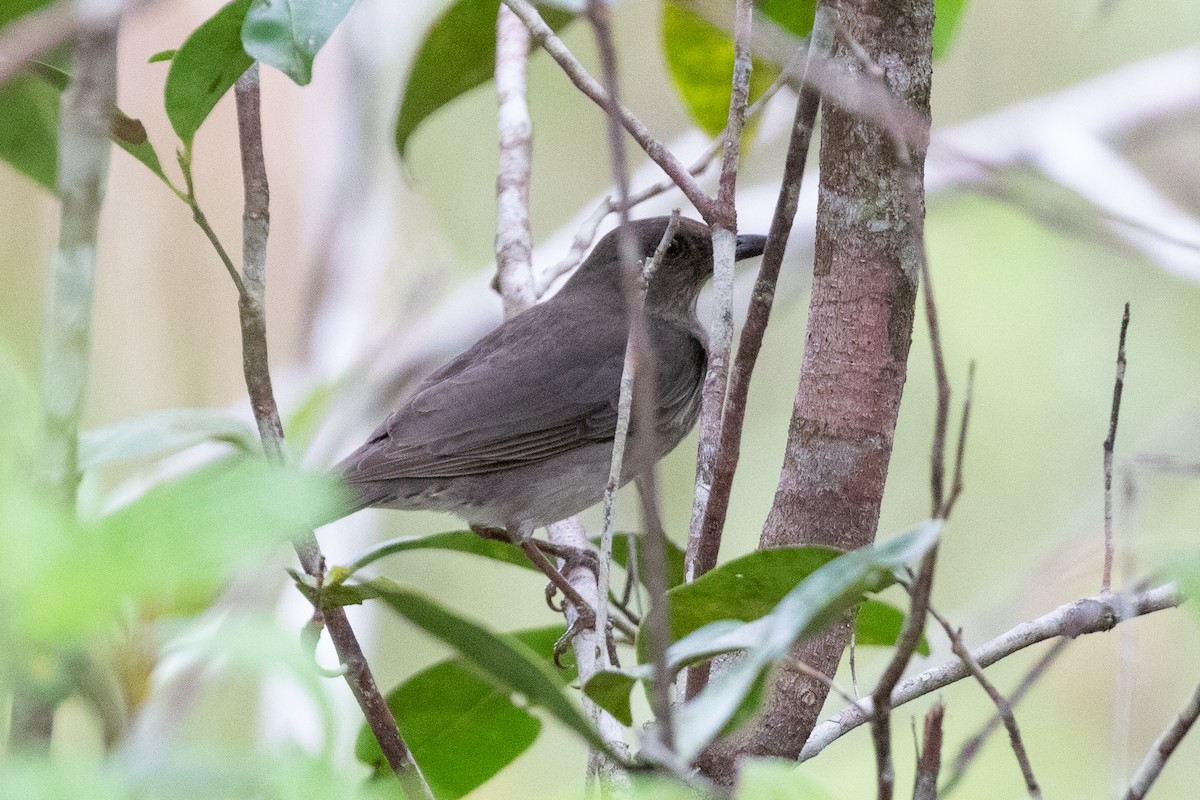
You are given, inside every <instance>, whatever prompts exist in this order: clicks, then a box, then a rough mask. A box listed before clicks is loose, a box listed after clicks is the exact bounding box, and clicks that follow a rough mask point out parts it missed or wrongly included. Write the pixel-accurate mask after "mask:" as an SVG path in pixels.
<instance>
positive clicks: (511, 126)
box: [496, 5, 536, 317]
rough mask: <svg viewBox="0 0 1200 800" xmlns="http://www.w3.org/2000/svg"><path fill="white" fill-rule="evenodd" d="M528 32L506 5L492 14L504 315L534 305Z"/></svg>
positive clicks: (499, 279) (499, 269) (498, 248)
mask: <svg viewBox="0 0 1200 800" xmlns="http://www.w3.org/2000/svg"><path fill="white" fill-rule="evenodd" d="M528 57H529V31H528V30H527V29H526V28H525V26H524V25H523V24H522V23H521V20H519V19H517V16H516V15H515V14H513V12H512V11H511V10H510V9H509V8H508V6H504V5H502V6H500V11H499V14H498V16H497V18H496V94H497V95H498V96H499V100H500V108H499V117H500V125H499V127H500V152H499V156H500V163H499V170H498V171H497V175H496V280H497V283H498V284H499V289H500V297H501V298H502V299H503V300H504V316H505V317H511V316H513V315H514V314H516V313H517V312H518V311H521V310H523V309H525V308H528V307H529V306H531V305H533V303H534V301H535V300H536V297H535V296H534V291H533V237H532V235H531V232H530V229H529V184H530V171H531V168H532V159H533V122H532V120H531V119H530V117H529V104H528V103H527V102H526V100H525V62H526V61H527V60H528Z"/></svg>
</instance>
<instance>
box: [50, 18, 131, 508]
mask: <svg viewBox="0 0 1200 800" xmlns="http://www.w3.org/2000/svg"><path fill="white" fill-rule="evenodd" d="M71 58H72V70H71V72H72V75H71V79H70V83H69V84H68V85H67V88H66V91H64V92H63V94H62V99H61V108H60V113H59V123H58V126H59V135H58V197H59V201H60V202H61V204H62V209H61V213H60V220H61V222H60V226H59V235H58V248H57V249H56V250H55V253H54V262H53V275H52V279H51V280H52V286H51V293H50V301H49V304H48V307H47V310H46V322H45V333H44V337H43V345H42V428H43V444H42V464H41V468H42V481H43V483H44V486H45V490H46V492H47V493H48V494H49V495H51V496H52V497H54V499H55V500H56V501H57V502H58V503H59V504H60V505H61V506H62V507H63V508H64V509H67V510H69V511H71V512H74V509H75V494H76V490H77V489H78V486H79V465H78V448H79V420H80V417H81V416H82V414H83V403H84V397H85V394H86V391H87V383H88V362H89V360H90V357H91V353H90V350H91V327H92V301H93V297H94V294H95V285H96V252H97V243H96V239H97V235H98V232H99V226H100V209H101V207H102V205H103V203H104V188H105V185H106V183H107V180H108V163H109V151H110V149H111V143H110V135H111V133H112V119H113V111H114V109H115V108H116V94H117V25H116V22H115V21H109V22H104V23H102V24H99V25H97V26H96V27H94V28H91V29H89V30H87V31H86V32H85V33H83V34H82V35H81V36H80V37H79V38H78V39H77V40H76V42H75V44H74V46H73V47H72V50H71Z"/></svg>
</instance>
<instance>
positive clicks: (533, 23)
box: [503, 0, 714, 220]
mask: <svg viewBox="0 0 1200 800" xmlns="http://www.w3.org/2000/svg"><path fill="white" fill-rule="evenodd" d="M503 2H504V4H505V5H506V6H508V7H509V8H511V9H512V10H513V12H514V13H515V14H516V15H517V16H518V17H520V18H521V21H522V22H523V23H525V27H527V28H529V32H530V34H531V35H532V36H533V39H534V41H536V42H537V43H538V44H539V45H541V46H542V48H543V49H544V50H545V51H546V52H547V53H549V54H550V57H551V58H553V59H554V60H555V61H556V62H557V63H558V65H559V66H560V67H562V69H563V71H564V72H565V73H567V77H568V78H570V79H571V82H572V83H573V84H575V86H576V87H577V88H578V89H579V90H580V91H581V92H583V93H584V94H585V95H587V96H588V98H590V99H591V100H592V101H593V102H595V103H596V105H598V106H600V107H601V108H604V109H608V108H609V107H610V104H611V101H610V99H609V96H608V93H607V92H606V91H605V89H604V87H603V86H602V85H601V84H600V83H599V82H598V81H597V80H596V79H595V78H593V77H592V76H591V75H589V74H588V72H587V70H585V69H584V68H583V65H582V64H580V63H579V60H578V59H577V58H575V56H574V55H572V53H571V51H570V50H568V49H567V47H566V45H564V44H563V43H562V40H561V39H559V38H558V36H557V35H555V33H554V31H552V30H551V29H550V26H549V25H547V24H546V22H545V21H544V20H543V19H542V17H541V15H540V14H538V12H537V9H535V8H534V7H533V5H531V4H530V3H529V2H528V0H503ZM615 110H616V113H617V118H618V120H619V121H620V123H621V125H622V126H623V127H624V128H625V130H627V131H628V132H629V135H630V136H632V137H633V139H634V141H636V142H637V143H638V145H640V146H641V148H642V149H643V150H644V151H645V152H646V155H648V156H649V157H650V159H651V160H652V161H654V163H656V164H658V165H659V166H660V167H662V170H663V172H665V173H667V175H669V176H670V177H671V179H672V180H673V181H674V182H675V185H676V186H678V187H679V188H680V189H681V190H682V191H683V193H684V194H685V195H686V196H687V199H688V200H690V201H691V203H692V205H694V206H695V207H696V210H697V211H699V212H700V216H702V217H704V219H705V220H709V219H710V218H711V217H712V215H713V212H714V203H713V199H712V198H711V197H709V196H708V195H707V194H705V192H704V190H703V189H701V188H700V184H698V183H696V180H695V178H693V177H692V176H691V174H690V173H689V172H688V170H687V168H686V167H684V166H683V164H681V163H680V162H679V160H678V159H676V158H675V156H674V155H672V154H671V151H669V150H668V149H667V148H666V147H665V146H664V145H663V143H662V142H660V141H658V140H657V139H655V138H654V137H653V136H652V135H651V134H650V129H649V128H647V127H646V125H645V124H644V123H643V122H642V121H641V120H639V119H638V118H637V117H635V116H634V115H633V114H632V113H631V112H630V111H629V110H628V109H626V108H624V107H622V106H620V105H617V106H616V107H615ZM622 205H624V203H622Z"/></svg>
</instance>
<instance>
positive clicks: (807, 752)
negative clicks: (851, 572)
mask: <svg viewBox="0 0 1200 800" xmlns="http://www.w3.org/2000/svg"><path fill="white" fill-rule="evenodd" d="M1183 600H1184V598H1183V595H1181V594H1180V593H1179V591H1178V590H1177V589H1176V588H1175V587H1174V586H1173V585H1169V584H1168V585H1165V586H1159V587H1157V588H1154V589H1149V590H1147V591H1144V592H1134V593H1130V594H1113V593H1111V592H1107V593H1103V594H1099V595H1094V596H1092V597H1085V598H1083V599H1080V600H1076V601H1074V602H1072V603H1067V604H1066V605H1063V606H1059V607H1058V608H1056V609H1054V610H1053V611H1051V612H1049V613H1047V614H1044V615H1042V616H1041V617H1038V618H1037V619H1032V620H1028V621H1026V622H1022V623H1020V624H1019V625H1017V626H1015V627H1013V628H1011V629H1010V630H1008V631H1006V632H1005V633H1002V634H1000V635H999V636H997V637H996V638H994V639H992V640H990V641H988V642H985V643H984V644H982V645H980V646H979V647H976V648H975V649H974V650H972V651H971V658H973V659H975V661H976V663H978V664H979V665H980V666H982V667H989V666H991V665H992V664H995V663H996V662H997V661H1000V660H1002V659H1005V658H1008V657H1009V656H1011V655H1012V654H1013V653H1016V652H1019V651H1021V650H1024V649H1025V648H1026V647H1030V646H1032V645H1035V644H1037V643H1038V642H1044V641H1046V640H1047V639H1055V638H1058V637H1060V636H1068V637H1070V638H1075V637H1077V636H1083V635H1084V634H1088V633H1099V632H1101V631H1109V630H1112V629H1113V628H1114V627H1115V626H1116V625H1119V624H1120V623H1122V622H1124V621H1126V620H1129V619H1133V618H1134V617H1140V616H1142V615H1144V614H1152V613H1154V612H1156V611H1162V610H1164V609H1168V608H1175V607H1176V606H1178V605H1180V604H1181V603H1183ZM969 676H970V672H969V671H968V670H967V668H966V667H965V666H964V665H963V663H962V661H960V660H959V659H957V658H956V659H954V660H953V661H951V662H948V663H946V664H942V665H940V666H937V667H933V668H931V669H928V670H925V671H924V672H922V673H920V674H917V675H914V676H913V677H911V678H909V679H908V680H906V681H903V682H902V683H899V684H897V686H896V688H895V690H894V691H893V692H892V696H891V699H890V703H889V705H890V706H891V707H892V708H899V707H900V706H902V705H904V704H905V703H908V702H911V701H913V700H915V699H917V698H918V697H922V696H924V695H927V694H929V693H930V692H936V691H937V690H939V689H942V688H945V687H946V686H949V685H950V684H952V683H956V682H958V681H960V680H962V679H963V678H966V677H969ZM874 707H875V704H874V701H873V699H872V698H871V697H864V698H863V699H862V700H859V701H858V702H857V703H855V704H854V705H851V706H847V707H846V708H844V709H842V710H841V711H839V712H838V713H836V714H834V715H833V716H832V717H831V718H830V719H828V720H826V721H824V722H822V723H821V724H819V725H817V726H816V728H814V729H813V732H812V735H811V736H809V738H808V742H807V743H806V744H805V745H804V749H803V751H802V752H801V753H800V759H799V760H800V761H807V760H808V759H810V758H812V757H813V756H815V755H817V754H818V753H820V752H821V751H822V750H824V749H825V748H826V747H828V746H829V745H830V744H832V743H833V742H834V741H836V740H837V739H839V738H841V737H842V736H844V735H845V734H847V733H849V732H850V731H852V730H854V729H855V728H857V727H858V726H860V725H862V724H863V723H866V722H869V721H871V719H872V718H873V714H874Z"/></svg>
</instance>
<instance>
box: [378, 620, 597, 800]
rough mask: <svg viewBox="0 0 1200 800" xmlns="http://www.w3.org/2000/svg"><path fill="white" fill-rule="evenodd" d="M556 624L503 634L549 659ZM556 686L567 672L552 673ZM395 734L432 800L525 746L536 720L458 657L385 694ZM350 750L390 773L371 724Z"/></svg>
mask: <svg viewBox="0 0 1200 800" xmlns="http://www.w3.org/2000/svg"><path fill="white" fill-rule="evenodd" d="M564 632H565V628H563V626H561V625H555V626H550V627H546V628H537V629H534V630H525V631H516V632H514V633H511V634H508V635H509V636H510V637H512V638H514V639H516V640H517V641H519V642H521V643H522V644H524V645H525V646H526V647H528V648H529V649H530V650H532V651H533V652H535V653H539V654H542V655H543V656H545V657H546V658H547V659H549V654H550V653H551V652H552V650H553V648H554V643H555V642H556V641H557V640H558V638H559V637H560V636H562V635H563V633H564ZM558 675H559V677H560V678H561V681H562V683H563V684H565V683H566V682H567V681H570V680H572V679H573V677H574V671H573V670H571V671H567V670H563V671H560V672H559V673H558ZM387 702H388V707H389V708H391V710H392V713H393V714H394V715H395V717H396V722H397V723H398V724H399V726H400V734H401V736H403V737H404V741H405V742H406V743H407V744H408V746H409V748H410V749H411V750H412V754H413V758H414V759H415V760H416V762H417V763H418V764H420V765H421V772H422V774H423V775H424V776H425V779H426V780H427V781H428V782H429V786H430V788H431V789H432V790H433V793H434V795H435V796H436V797H438V798H439V800H457V798H459V797H462V796H463V795H465V794H467V793H468V792H470V791H472V790H474V789H475V788H477V787H479V786H481V785H483V783H485V782H486V781H487V780H488V779H489V778H491V777H492V776H493V775H495V774H496V773H497V772H499V771H500V770H501V769H503V768H504V767H506V766H507V765H508V764H510V763H512V762H513V761H514V760H515V759H516V758H517V757H518V756H520V755H521V754H522V753H523V752H525V751H526V750H527V749H529V746H530V745H532V744H533V742H534V740H535V739H536V738H537V736H538V733H539V732H540V731H541V727H542V723H541V720H539V719H538V718H537V717H536V716H534V715H533V714H530V713H529V711H528V710H526V709H525V708H524V707H523V706H522V705H520V704H517V703H515V702H513V692H512V690H510V689H508V688H506V687H504V686H503V685H498V684H497V683H496V682H494V681H491V680H487V679H486V678H483V677H481V676H480V675H479V673H478V672H477V671H476V670H474V669H473V668H472V667H471V665H470V663H469V662H468V661H466V660H465V659H463V658H451V659H447V660H445V661H441V662H439V663H437V664H434V665H433V666H431V667H429V668H427V669H424V670H422V671H421V672H418V673H417V674H416V675H413V676H412V677H411V678H409V679H408V680H407V681H405V682H404V683H402V684H401V685H400V686H398V687H396V688H395V689H393V690H392V691H391V692H389V693H388V697H387ZM355 755H356V756H357V757H358V759H359V760H360V761H362V762H363V763H365V764H368V765H371V766H374V767H375V768H376V770H377V772H380V773H386V772H390V769H389V768H388V767H387V764H386V762H385V761H384V759H383V753H382V751H381V750H380V749H379V744H378V743H377V742H376V741H375V736H374V735H373V734H372V733H371V729H370V728H369V727H367V726H365V725H364V726H363V727H362V728H361V729H360V731H359V734H358V742H357V744H356V745H355Z"/></svg>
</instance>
